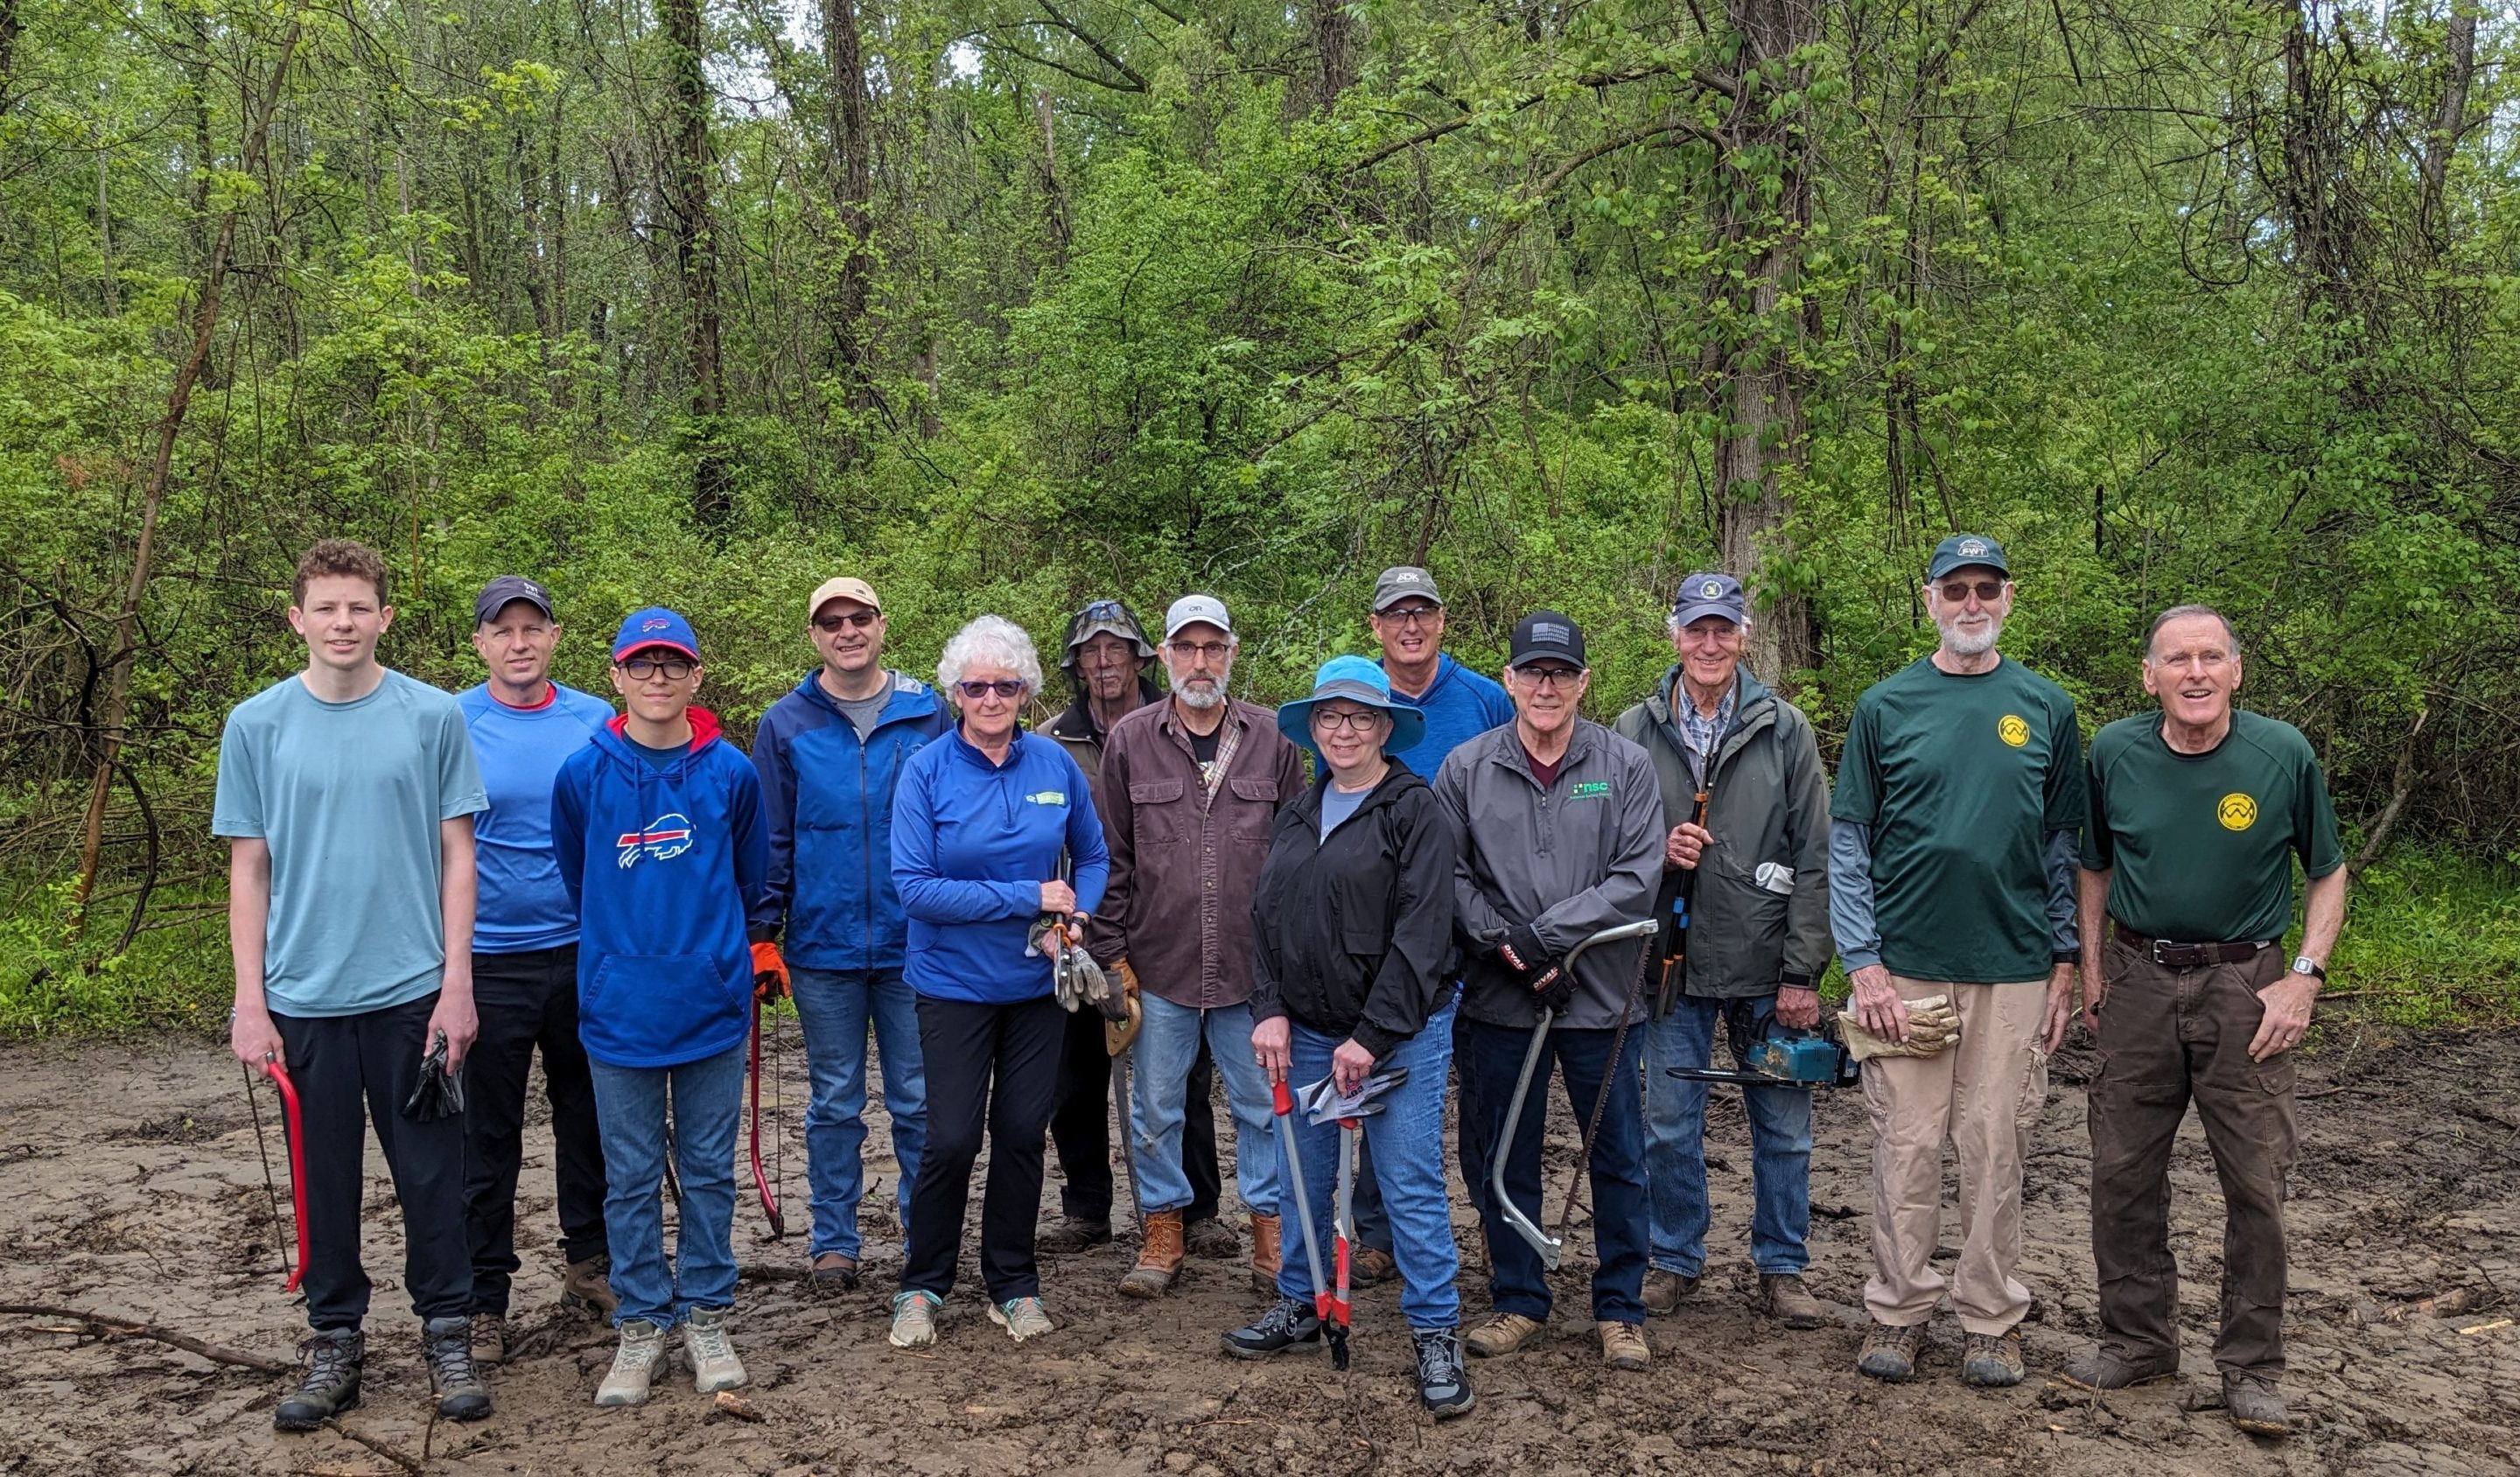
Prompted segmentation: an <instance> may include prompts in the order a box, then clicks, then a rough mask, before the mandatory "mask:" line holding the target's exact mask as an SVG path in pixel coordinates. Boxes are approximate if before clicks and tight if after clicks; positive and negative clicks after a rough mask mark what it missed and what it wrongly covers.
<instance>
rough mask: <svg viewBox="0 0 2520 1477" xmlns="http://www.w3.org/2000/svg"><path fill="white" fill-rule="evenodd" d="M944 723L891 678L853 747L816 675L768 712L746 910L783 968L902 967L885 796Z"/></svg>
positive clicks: (940, 707)
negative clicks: (757, 890)
mask: <svg viewBox="0 0 2520 1477" xmlns="http://www.w3.org/2000/svg"><path fill="white" fill-rule="evenodd" d="M953 723H954V720H953V719H952V718H951V717H949V716H948V715H947V714H946V711H945V703H944V700H943V699H942V698H940V697H938V696H937V695H936V692H935V690H934V689H933V688H930V687H928V686H926V685H925V684H924V683H922V682H919V681H916V680H915V679H912V678H908V677H904V676H902V675H900V674H899V673H897V672H896V673H893V674H892V696H891V697H890V699H888V700H887V701H886V702H885V703H884V705H883V712H882V713H881V714H880V715H879V716H878V717H877V719H876V724H875V729H874V731H873V732H872V733H870V734H868V735H867V737H866V739H864V740H863V741H861V740H860V739H859V738H858V729H857V725H856V724H854V723H851V722H850V721H849V718H848V715H847V714H846V713H843V712H841V711H840V706H839V704H838V703H836V702H833V701H832V694H830V693H828V692H825V691H824V689H823V684H822V682H821V681H820V678H819V673H808V674H807V675H806V677H805V680H804V681H803V682H800V683H798V684H797V685H796V691H794V692H792V693H790V694H787V696H785V697H782V698H780V699H779V700H778V701H777V702H774V703H772V704H771V705H770V711H769V712H767V713H764V714H762V715H761V726H760V727H759V728H758V729H755V730H754V731H753V736H752V765H753V768H755V769H757V770H759V771H760V772H761V799H762V803H763V805H764V806H765V807H767V808H768V810H769V812H770V880H769V884H768V886H766V887H765V888H763V890H762V896H761V900H760V901H759V902H757V903H754V904H753V905H752V935H753V937H755V938H765V939H766V938H780V939H781V943H780V952H781V953H782V954H783V955H784V956H786V958H787V962H789V963H791V964H797V965H801V966H803V967H805V968H808V969H898V968H900V967H901V964H902V957H903V955H904V953H905V952H906V949H907V945H908V927H907V924H906V921H905V920H904V919H903V918H902V916H901V894H900V892H899V891H897V890H896V889H895V888H894V887H893V885H892V861H891V858H892V794H893V789H894V787H895V786H896V785H898V784H899V783H900V782H901V771H902V768H903V766H905V765H907V764H908V763H909V762H910V756H911V755H913V754H915V753H917V752H919V750H921V749H922V748H924V747H926V745H927V744H928V742H929V741H930V740H931V739H936V738H937V737H939V736H940V735H942V734H943V733H944V732H945V731H946V730H947V729H949V728H951V727H953ZM783 932H784V935H785V936H784V937H782V934H783Z"/></svg>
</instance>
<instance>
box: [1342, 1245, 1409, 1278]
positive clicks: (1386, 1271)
mask: <svg viewBox="0 0 2520 1477" xmlns="http://www.w3.org/2000/svg"><path fill="white" fill-rule="evenodd" d="M1397 1276H1400V1263H1399V1260H1398V1259H1397V1258H1395V1257H1393V1256H1392V1254H1391V1253H1389V1252H1387V1251H1383V1250H1380V1249H1378V1248H1376V1247H1373V1246H1360V1247H1358V1248H1357V1249H1356V1256H1355V1257H1354V1258H1353V1259H1351V1260H1350V1261H1349V1263H1348V1268H1347V1284H1348V1285H1349V1286H1350V1287H1378V1286H1380V1285H1381V1284H1382V1283H1384V1282H1388V1281H1390V1280H1392V1279H1393V1278H1394V1277H1397Z"/></svg>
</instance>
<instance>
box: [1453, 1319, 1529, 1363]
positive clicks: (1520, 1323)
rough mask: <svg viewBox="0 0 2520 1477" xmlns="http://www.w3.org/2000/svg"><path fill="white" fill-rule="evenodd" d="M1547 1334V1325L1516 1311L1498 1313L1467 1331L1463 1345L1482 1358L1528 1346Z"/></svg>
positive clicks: (1508, 1352) (1492, 1357) (1490, 1357)
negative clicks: (1468, 1333) (1468, 1332)
mask: <svg viewBox="0 0 2520 1477" xmlns="http://www.w3.org/2000/svg"><path fill="white" fill-rule="evenodd" d="M1547 1337H1549V1325H1548V1324H1547V1323H1544V1322H1542V1321H1540V1320H1538V1319H1528V1318H1524V1317H1523V1316H1522V1315H1521V1314H1519V1313H1499V1314H1495V1315H1492V1316H1491V1317H1490V1318H1489V1319H1488V1320H1487V1321H1486V1322H1484V1323H1481V1324H1479V1325H1478V1326H1477V1327H1475V1328H1473V1329H1471V1330H1470V1335H1469V1337H1467V1338H1465V1339H1463V1340H1462V1346H1463V1348H1465V1349H1467V1350H1469V1351H1470V1352H1471V1353H1472V1354H1475V1355H1477V1356H1478V1357H1479V1358H1481V1359H1494V1358H1496V1357H1497V1356H1498V1355H1500V1354H1512V1353H1514V1352H1516V1351H1518V1350H1522V1349H1528V1348H1530V1347H1532V1346H1533V1345H1534V1344H1537V1343H1539V1342H1540V1341H1541V1340H1543V1339H1545V1338H1547Z"/></svg>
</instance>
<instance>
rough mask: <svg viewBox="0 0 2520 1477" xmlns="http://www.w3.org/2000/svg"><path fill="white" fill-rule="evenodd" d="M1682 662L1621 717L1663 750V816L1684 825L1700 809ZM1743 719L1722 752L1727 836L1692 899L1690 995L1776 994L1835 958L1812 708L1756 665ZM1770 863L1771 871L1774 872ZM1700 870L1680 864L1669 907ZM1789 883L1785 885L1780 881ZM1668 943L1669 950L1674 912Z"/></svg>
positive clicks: (1659, 756)
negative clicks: (1691, 871)
mask: <svg viewBox="0 0 2520 1477" xmlns="http://www.w3.org/2000/svg"><path fill="white" fill-rule="evenodd" d="M1679 674H1680V669H1679V668H1678V667H1674V668H1672V669H1671V670H1670V671H1668V672H1665V673H1664V674H1663V678H1662V682H1661V683H1660V684H1659V685H1658V686H1657V687H1656V688H1655V690H1654V694H1653V695H1652V696H1651V697H1648V698H1646V699H1645V700H1644V701H1643V702H1640V703H1638V704H1637V705H1636V706H1635V707H1632V708H1630V709H1628V710H1627V711H1626V712H1624V713H1621V714H1620V715H1619V719H1618V722H1617V723H1616V724H1614V725H1613V727H1614V728H1616V729H1617V731H1618V732H1619V733H1620V734H1621V735H1623V736H1624V737H1626V738H1628V739H1634V740H1635V741H1637V742H1638V743H1641V744H1643V745H1644V749H1645V752H1646V753H1648V754H1650V755H1652V756H1653V767H1654V773H1655V774H1656V775H1657V776H1659V777H1660V779H1661V782H1662V805H1663V814H1664V816H1665V817H1666V818H1667V819H1668V822H1669V824H1670V825H1671V826H1678V825H1679V824H1680V823H1681V822H1683V821H1686V820H1688V818H1689V817H1690V816H1692V815H1694V814H1695V813H1696V810H1697V780H1696V777H1695V775H1694V773H1693V772H1692V770H1691V769H1690V767H1689V760H1688V739H1687V737H1686V735H1685V734H1684V733H1683V732H1682V730H1681V727H1680V723H1679V720H1678V719H1677V718H1676V717H1674V715H1673V713H1672V708H1671V694H1672V690H1673V685H1674V684H1675V683H1676V682H1678V681H1679ZM1740 683H1741V691H1740V693H1739V694H1738V695H1737V696H1736V697H1735V698H1734V699H1733V722H1732V726H1731V727H1730V728H1729V729H1728V730H1727V731H1726V732H1725V735H1724V738H1723V739H1722V741H1721V742H1720V743H1718V744H1717V746H1716V750H1715V783H1714V784H1713V785H1712V786H1711V787H1710V788H1709V790H1708V792H1707V800H1706V822H1705V825H1706V828H1707V829H1708V830H1709V831H1711V832H1713V833H1714V836H1715V844H1714V845H1712V846H1710V847H1708V848H1707V849H1706V850H1705V851H1704V852H1703V853H1701V854H1700V856H1699V858H1698V863H1697V877H1696V882H1695V888H1696V890H1695V892H1694V894H1693V895H1692V896H1691V898H1690V900H1689V927H1688V962H1687V964H1686V966H1685V973H1684V975H1683V979H1684V985H1683V990H1684V993H1686V994H1688V995H1693V996H1698V997H1701V998H1714V999H1733V998H1738V997H1743V996H1761V995H1774V994H1775V993H1777V987H1778V985H1779V984H1796V985H1805V986H1808V985H1810V984H1812V983H1813V982H1814V981H1815V980H1817V979H1818V978H1819V977H1820V975H1821V972H1822V971H1823V970H1824V969H1826V968H1827V967H1828V960H1829V953H1830V951H1831V949H1832V948H1833V947H1834V946H1833V945H1832V944H1831V942H1830V940H1829V934H1828V836H1829V825H1828V778H1827V775H1826V773H1825V772H1824V771H1823V769H1822V768H1821V762H1820V743H1819V741H1818V740H1817V739H1814V738H1813V737H1812V726H1811V720H1810V719H1808V718H1805V717H1804V716H1803V714H1802V710H1801V709H1799V708H1797V707H1795V706H1794V705H1793V704H1792V703H1790V702H1787V701H1785V700H1784V699H1783V698H1781V697H1778V695H1777V694H1774V693H1771V692H1769V691H1768V690H1767V688H1766V687H1764V686H1762V685H1761V684H1760V682H1759V679H1757V678H1756V677H1753V676H1751V675H1750V673H1749V671H1748V669H1746V668H1744V669H1742V671H1741V674H1740ZM1763 870H1764V871H1765V872H1766V873H1767V874H1766V876H1765V878H1762V876H1761V873H1762V871H1763ZM1687 877H1688V873H1685V872H1682V871H1680V870H1679V869H1678V868H1674V869H1672V870H1671V871H1670V872H1669V873H1668V874H1667V875H1666V876H1665V878H1664V886H1663V891H1662V894H1661V902H1660V904H1659V907H1660V909H1661V911H1662V913H1663V915H1664V917H1665V918H1666V919H1667V918H1669V916H1670V912H1671V903H1672V900H1673V899H1674V898H1676V897H1678V896H1679V892H1680V886H1681V883H1682V881H1683V880H1684V879H1686V878H1687ZM1780 887H1781V888H1782V890H1779V888H1780ZM1664 932H1665V934H1666V937H1664V938H1663V939H1662V940H1661V941H1660V947H1661V948H1662V949H1663V950H1664V951H1665V952H1666V953H1668V951H1669V948H1670V945H1671V942H1672V941H1671V939H1670V938H1669V937H1668V936H1667V935H1668V934H1669V932H1670V927H1669V924H1668V922H1666V924H1665V927H1664Z"/></svg>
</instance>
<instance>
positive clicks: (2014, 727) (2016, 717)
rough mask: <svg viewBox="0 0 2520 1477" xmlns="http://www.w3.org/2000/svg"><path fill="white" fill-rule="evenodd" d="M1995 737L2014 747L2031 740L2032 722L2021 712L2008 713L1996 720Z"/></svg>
mask: <svg viewBox="0 0 2520 1477" xmlns="http://www.w3.org/2000/svg"><path fill="white" fill-rule="evenodd" d="M1995 737H1997V738H1998V739H2003V741H2004V742H2005V743H2006V744H2008V745H2009V746H2011V747H2013V748H2021V747H2023V746H2025V745H2027V744H2028V743H2029V742H2030V723H2029V720H2027V719H2025V718H2023V717H2022V716H2021V715H2020V714H2019V713H2006V714H2004V715H2003V717H2001V718H1998V719H1997V720H1995Z"/></svg>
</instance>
